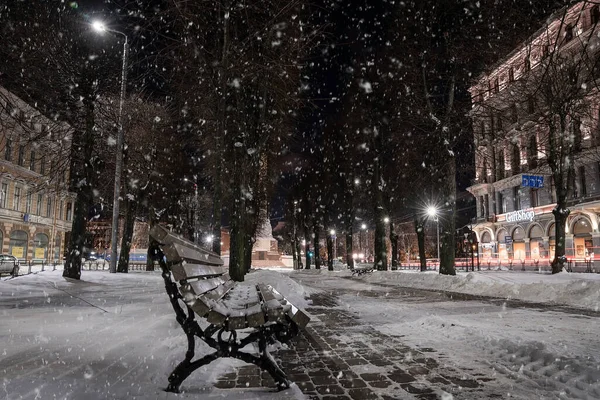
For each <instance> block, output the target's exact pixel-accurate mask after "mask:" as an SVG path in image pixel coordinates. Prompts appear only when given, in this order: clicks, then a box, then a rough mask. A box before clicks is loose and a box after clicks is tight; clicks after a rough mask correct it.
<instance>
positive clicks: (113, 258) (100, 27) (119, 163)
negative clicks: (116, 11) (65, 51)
mask: <svg viewBox="0 0 600 400" xmlns="http://www.w3.org/2000/svg"><path fill="white" fill-rule="evenodd" d="M92 27H93V28H94V30H96V31H97V32H111V33H115V34H117V35H121V36H123V37H124V38H125V43H124V44H123V67H122V69H121V96H120V98H119V114H118V122H117V158H116V162H115V187H114V194H113V196H114V197H113V215H112V227H111V229H112V231H111V238H110V240H111V246H112V249H111V255H110V272H113V273H114V272H117V240H118V235H119V194H120V193H121V175H122V173H123V136H124V134H123V103H124V102H125V88H126V85H127V56H128V53H129V41H128V38H127V35H126V34H124V33H123V32H120V31H116V30H114V29H109V28H107V27H106V25H104V24H103V23H102V22H100V21H95V22H93V23H92Z"/></svg>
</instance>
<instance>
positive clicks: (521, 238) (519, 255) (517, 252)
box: [511, 226, 527, 260]
mask: <svg viewBox="0 0 600 400" xmlns="http://www.w3.org/2000/svg"><path fill="white" fill-rule="evenodd" d="M512 242H513V243H512V247H513V252H512V257H511V258H512V259H513V260H525V259H526V258H527V249H526V246H525V230H524V229H523V228H522V227H520V226H517V227H516V228H515V229H514V230H513V233H512Z"/></svg>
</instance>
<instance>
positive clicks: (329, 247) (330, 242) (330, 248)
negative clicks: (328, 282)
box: [327, 235, 333, 271]
mask: <svg viewBox="0 0 600 400" xmlns="http://www.w3.org/2000/svg"><path fill="white" fill-rule="evenodd" d="M327 269H328V270H329V271H333V237H332V236H331V235H327Z"/></svg>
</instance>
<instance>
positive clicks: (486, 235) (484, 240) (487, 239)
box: [481, 232, 492, 243]
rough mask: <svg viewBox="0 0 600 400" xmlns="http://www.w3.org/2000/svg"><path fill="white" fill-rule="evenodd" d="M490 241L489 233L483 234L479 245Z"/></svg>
mask: <svg viewBox="0 0 600 400" xmlns="http://www.w3.org/2000/svg"><path fill="white" fill-rule="evenodd" d="M491 241H492V237H491V235H490V233H489V232H483V234H482V235H481V243H489V242H491Z"/></svg>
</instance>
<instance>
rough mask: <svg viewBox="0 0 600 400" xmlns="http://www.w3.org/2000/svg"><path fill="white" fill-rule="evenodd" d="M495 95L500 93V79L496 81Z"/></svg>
mask: <svg viewBox="0 0 600 400" xmlns="http://www.w3.org/2000/svg"><path fill="white" fill-rule="evenodd" d="M494 93H500V81H499V80H498V78H496V79H495V80H494Z"/></svg>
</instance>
